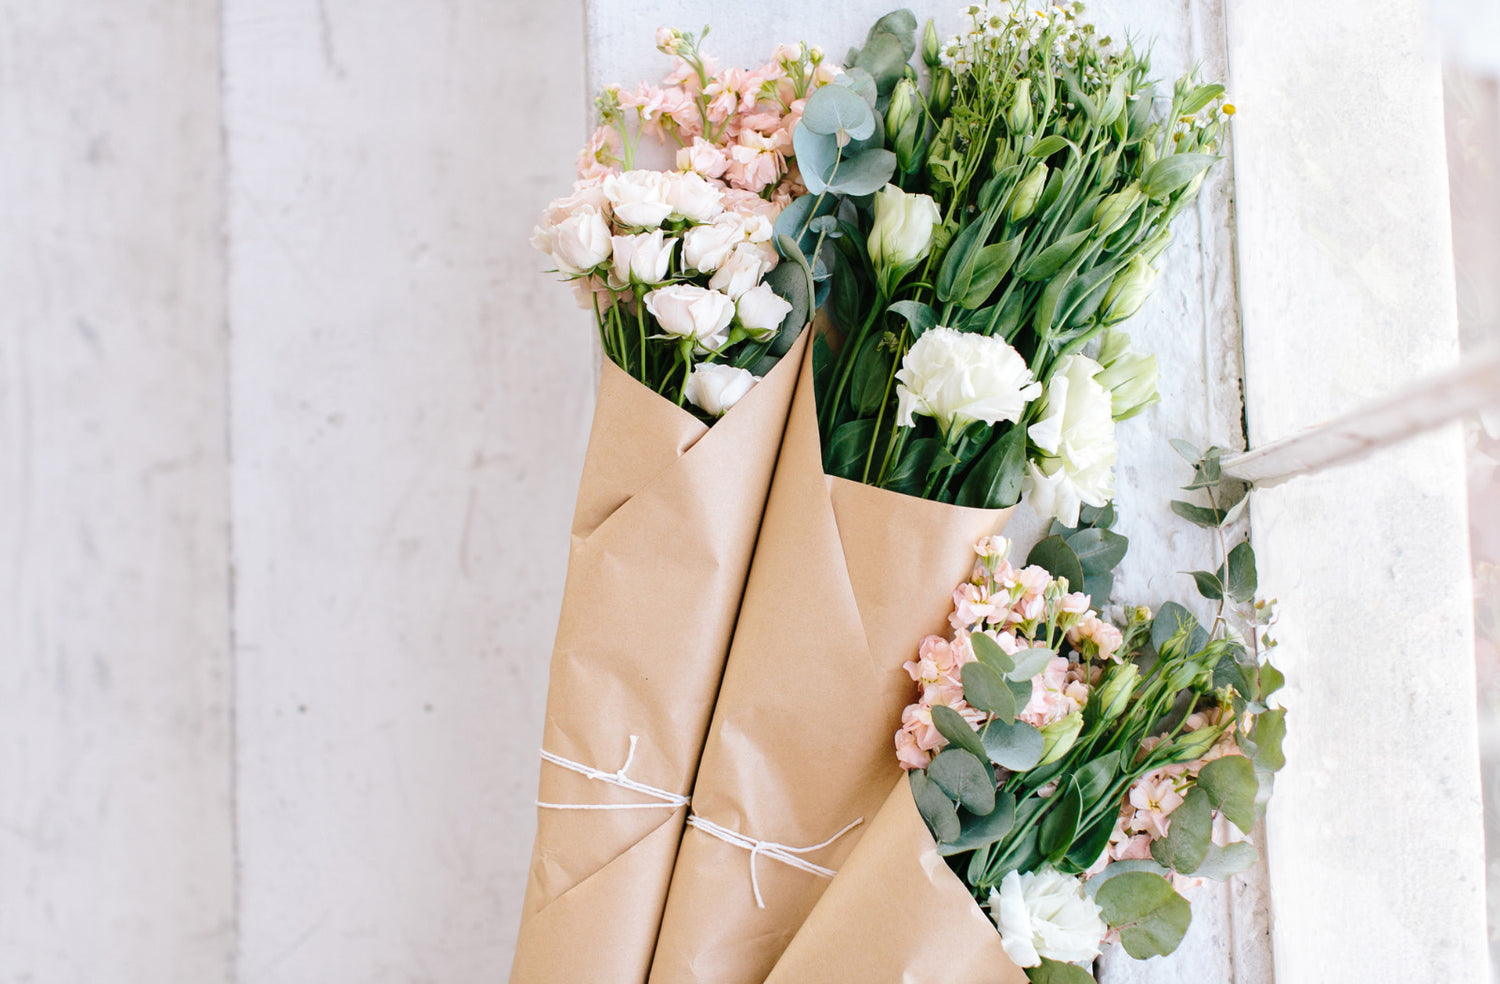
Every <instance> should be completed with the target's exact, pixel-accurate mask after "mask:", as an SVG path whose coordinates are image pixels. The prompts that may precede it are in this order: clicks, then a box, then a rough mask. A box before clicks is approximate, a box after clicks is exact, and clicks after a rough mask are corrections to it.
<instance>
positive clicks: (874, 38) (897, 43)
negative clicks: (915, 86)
mask: <svg viewBox="0 0 1500 984" xmlns="http://www.w3.org/2000/svg"><path fill="white" fill-rule="evenodd" d="M910 57H911V55H909V54H908V53H907V52H906V49H905V47H904V45H903V44H902V41H901V39H900V38H899V37H897V36H896V35H894V34H890V33H886V32H882V33H878V34H872V35H871V36H870V39H869V41H867V42H866V43H865V46H864V48H863V49H862V50H861V51H860V53H859V56H858V57H857V58H855V60H854V66H855V67H856V68H862V69H864V70H865V71H867V72H869V73H870V74H871V75H873V76H874V77H875V88H876V89H877V90H878V91H879V92H880V94H881V95H882V96H884V95H887V94H889V93H890V91H891V90H892V89H894V88H895V87H896V83H897V82H898V81H899V80H900V78H901V76H902V75H903V74H904V73H905V71H906V60H907V59H908V58H910ZM829 88H832V86H826V85H825V86H824V87H823V89H829ZM823 89H819V90H818V92H822V91H823ZM808 104H809V105H811V104H812V100H811V99H809V100H808Z"/></svg>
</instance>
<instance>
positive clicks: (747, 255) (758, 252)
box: [708, 243, 771, 297]
mask: <svg viewBox="0 0 1500 984" xmlns="http://www.w3.org/2000/svg"><path fill="white" fill-rule="evenodd" d="M770 269H771V264H770V263H768V262H767V259H766V255H765V250H764V249H763V248H762V247H760V246H759V245H757V244H755V243H740V244H739V245H737V246H735V248H734V250H733V251H732V252H731V253H730V254H729V256H728V257H727V258H726V259H725V260H724V262H723V263H721V264H719V269H717V270H715V271H714V275H713V276H712V277H710V278H709V281H708V286H710V287H712V288H713V289H714V290H720V291H723V292H724V293H726V294H728V295H729V296H730V297H739V296H740V295H741V294H743V293H745V291H747V290H749V289H750V288H751V287H754V286H755V285H756V284H758V283H760V278H761V277H764V276H765V275H766V273H767V272H768V271H769V270H770Z"/></svg>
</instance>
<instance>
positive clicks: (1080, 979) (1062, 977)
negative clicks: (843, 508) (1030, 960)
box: [1026, 957, 1097, 984]
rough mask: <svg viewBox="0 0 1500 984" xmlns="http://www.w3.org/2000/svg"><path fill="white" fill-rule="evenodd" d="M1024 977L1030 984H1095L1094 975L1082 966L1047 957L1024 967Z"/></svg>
mask: <svg viewBox="0 0 1500 984" xmlns="http://www.w3.org/2000/svg"><path fill="white" fill-rule="evenodd" d="M1026 979H1027V980H1029V981H1031V984H1097V982H1096V981H1095V980H1094V975H1093V974H1090V973H1089V972H1088V971H1086V970H1084V969H1083V968H1082V967H1078V966H1075V965H1074V964H1070V963H1063V962H1062V961H1061V960H1052V959H1049V958H1047V957H1043V958H1042V962H1041V964H1040V965H1038V966H1036V967H1027V968H1026Z"/></svg>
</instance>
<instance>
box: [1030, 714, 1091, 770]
mask: <svg viewBox="0 0 1500 984" xmlns="http://www.w3.org/2000/svg"><path fill="white" fill-rule="evenodd" d="M1082 730H1083V712H1082V711H1074V712H1073V713H1072V714H1069V715H1068V716H1067V717H1062V718H1058V719H1057V720H1056V721H1053V722H1052V723H1051V724H1048V725H1043V726H1042V728H1041V732H1042V760H1041V761H1040V762H1038V763H1037V764H1036V767H1037V768H1041V767H1042V766H1044V765H1051V764H1052V763H1053V762H1056V761H1057V760H1058V759H1060V758H1062V757H1063V756H1064V755H1066V754H1068V749H1070V748H1072V747H1073V743H1074V742H1075V741H1077V740H1078V733H1079V732H1080V731H1082Z"/></svg>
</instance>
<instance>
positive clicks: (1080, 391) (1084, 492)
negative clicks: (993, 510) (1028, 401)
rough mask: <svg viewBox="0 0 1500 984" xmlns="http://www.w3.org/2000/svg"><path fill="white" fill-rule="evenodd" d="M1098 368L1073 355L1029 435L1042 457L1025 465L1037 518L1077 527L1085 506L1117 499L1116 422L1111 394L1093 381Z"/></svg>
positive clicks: (1049, 387) (1064, 363)
mask: <svg viewBox="0 0 1500 984" xmlns="http://www.w3.org/2000/svg"><path fill="white" fill-rule="evenodd" d="M1100 371H1101V369H1100V366H1099V363H1097V362H1095V361H1094V360H1093V359H1090V358H1088V357H1087V356H1082V355H1070V356H1068V357H1067V358H1066V359H1063V360H1062V362H1060V363H1058V365H1057V368H1056V370H1055V371H1054V373H1053V376H1052V380H1051V381H1050V382H1049V383H1048V384H1047V396H1046V404H1045V406H1044V412H1043V416H1042V418H1041V419H1040V420H1038V421H1037V422H1036V423H1034V424H1032V425H1031V427H1030V428H1029V429H1028V430H1027V432H1026V433H1027V435H1028V436H1029V437H1030V438H1031V440H1032V442H1033V443H1034V444H1036V446H1037V448H1039V449H1040V450H1041V451H1042V453H1043V456H1042V457H1041V459H1040V460H1037V461H1029V462H1027V464H1026V478H1025V481H1024V482H1023V483H1022V490H1023V491H1024V492H1025V494H1026V496H1027V498H1028V499H1029V500H1030V502H1031V508H1032V509H1033V510H1035V511H1036V513H1037V515H1038V516H1041V517H1042V518H1044V519H1045V518H1047V517H1049V516H1053V517H1056V518H1057V519H1058V521H1059V522H1061V523H1062V524H1063V525H1065V526H1077V525H1078V511H1079V508H1080V507H1081V506H1083V505H1090V506H1102V505H1104V504H1105V503H1106V502H1108V501H1109V500H1110V499H1111V498H1112V497H1113V496H1114V494H1115V474H1114V466H1115V454H1116V447H1115V421H1114V415H1113V413H1112V410H1111V399H1110V394H1109V390H1107V389H1105V388H1104V387H1103V386H1101V385H1100V384H1099V383H1098V381H1096V380H1095V379H1094V376H1095V375H1096V374H1097V373H1099V372H1100Z"/></svg>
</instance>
